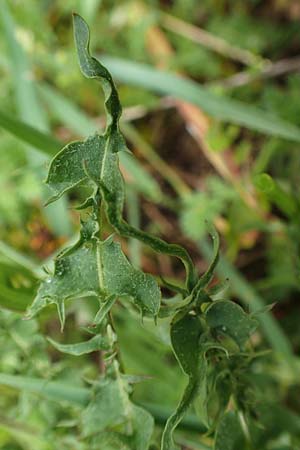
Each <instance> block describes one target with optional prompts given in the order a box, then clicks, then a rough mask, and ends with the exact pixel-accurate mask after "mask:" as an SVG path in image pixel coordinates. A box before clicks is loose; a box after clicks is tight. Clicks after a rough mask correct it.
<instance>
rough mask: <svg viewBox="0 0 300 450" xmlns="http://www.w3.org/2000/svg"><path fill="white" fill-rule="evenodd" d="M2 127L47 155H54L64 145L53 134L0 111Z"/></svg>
mask: <svg viewBox="0 0 300 450" xmlns="http://www.w3.org/2000/svg"><path fill="white" fill-rule="evenodd" d="M0 127H1V128H3V129H4V130H6V131H8V132H9V133H11V134H12V135H13V136H15V137H17V138H18V139H21V140H22V141H23V142H25V143H26V144H28V145H32V146H33V147H35V148H37V149H38V150H40V152H41V153H42V154H43V156H44V154H45V155H49V156H53V155H54V154H55V153H57V152H58V150H59V149H60V148H61V147H62V145H63V144H62V143H61V142H59V141H58V140H56V139H55V138H53V137H52V136H50V135H48V134H46V133H44V132H42V131H39V130H38V129H37V128H34V127H32V126H30V125H27V124H26V123H25V122H22V121H21V120H17V119H14V118H12V117H10V116H8V115H7V114H5V113H3V112H2V111H1V112H0Z"/></svg>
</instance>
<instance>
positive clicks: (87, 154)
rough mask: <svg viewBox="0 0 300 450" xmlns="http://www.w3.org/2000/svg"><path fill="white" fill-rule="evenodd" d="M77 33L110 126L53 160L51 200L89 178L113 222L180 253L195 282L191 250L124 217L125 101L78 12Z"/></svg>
mask: <svg viewBox="0 0 300 450" xmlns="http://www.w3.org/2000/svg"><path fill="white" fill-rule="evenodd" d="M74 34H75V42H76V46H77V52H78V56H79V62H80V67H81V70H82V72H83V74H84V75H85V76H86V77H88V78H96V79H98V80H99V81H100V82H101V85H102V87H103V90H104V97H105V108H106V113H107V126H106V131H105V133H104V135H101V136H100V135H98V134H96V135H94V136H92V137H90V138H88V139H87V140H86V141H84V142H75V143H71V144H69V145H67V146H66V147H65V148H64V149H63V150H62V151H61V152H60V153H58V155H57V156H56V157H55V158H54V159H53V160H52V162H51V165H50V168H49V174H48V178H47V184H48V185H49V186H50V188H51V189H52V190H53V191H54V196H53V197H52V198H51V199H50V201H54V200H56V199H58V198H59V197H60V196H61V195H62V194H63V193H64V192H66V191H67V190H69V189H71V188H72V187H74V186H76V185H77V184H79V183H82V182H84V181H86V182H87V183H89V182H90V181H93V183H94V184H95V185H96V186H97V187H98V189H99V190H100V192H101V196H102V198H103V199H104V201H105V204H106V214H107V218H108V220H109V222H110V223H111V225H112V226H113V227H114V228H115V229H116V230H117V232H118V233H119V234H120V235H122V236H124V237H134V238H136V239H139V240H141V241H142V242H144V243H145V244H147V245H149V246H150V247H152V248H153V249H154V250H156V251H157V252H161V253H166V254H169V255H172V256H176V257H178V258H180V259H181V260H182V262H183V263H184V265H185V268H186V272H187V285H188V286H189V288H191V287H192V286H193V285H194V282H195V274H194V266H193V262H192V260H191V258H190V256H189V254H188V253H187V251H186V250H185V249H184V248H183V247H181V246H179V245H175V244H168V243H166V242H165V241H163V240H161V239H159V238H156V237H154V236H151V235H149V234H147V233H145V232H143V231H141V230H139V229H137V228H134V227H133V226H131V225H129V224H128V223H127V222H125V220H124V219H123V217H122V213H123V207H124V183H123V179H122V176H121V174H120V172H119V165H118V156H117V152H119V151H121V150H126V145H125V142H124V139H123V136H122V134H121V133H120V131H119V118H120V115H121V105H120V102H119V97H118V94H117V91H116V88H115V86H114V83H113V80H112V78H111V75H110V74H109V72H108V71H107V70H106V69H105V67H103V66H102V64H101V63H100V62H98V61H97V60H96V59H95V58H93V57H91V56H90V53H89V29H88V26H87V24H86V23H85V21H84V20H83V19H82V18H81V17H80V16H78V15H76V14H75V15H74Z"/></svg>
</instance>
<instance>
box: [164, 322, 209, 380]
mask: <svg viewBox="0 0 300 450" xmlns="http://www.w3.org/2000/svg"><path fill="white" fill-rule="evenodd" d="M202 332H203V330H202V326H201V323H200V320H199V318H198V317H197V316H192V315H190V314H186V315H185V316H184V317H183V318H181V319H179V320H176V318H175V321H174V323H173V324H172V325H171V342H172V347H173V350H174V353H175V355H176V358H177V359H178V362H179V364H180V366H181V368H182V370H183V371H184V373H186V375H188V376H193V375H194V374H195V373H196V372H197V368H198V361H197V353H199V339H200V336H201V334H202ZM195 355H196V358H195Z"/></svg>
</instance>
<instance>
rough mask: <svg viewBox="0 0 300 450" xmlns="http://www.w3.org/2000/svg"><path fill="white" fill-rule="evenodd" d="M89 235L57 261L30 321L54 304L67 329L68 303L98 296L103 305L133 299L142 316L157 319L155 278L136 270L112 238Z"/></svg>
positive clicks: (40, 291) (157, 298) (32, 308)
mask: <svg viewBox="0 0 300 450" xmlns="http://www.w3.org/2000/svg"><path fill="white" fill-rule="evenodd" d="M86 226H87V225H86ZM85 232H86V229H85V228H84V229H83V231H82V234H81V238H80V240H79V241H78V243H77V244H75V246H74V247H72V248H70V249H69V250H67V251H66V252H64V253H63V254H62V255H61V256H59V257H58V258H57V259H56V262H55V271H54V275H53V276H52V277H49V278H47V279H46V280H45V281H44V282H43V283H42V284H41V286H40V288H39V291H38V294H37V297H36V298H35V300H34V302H33V304H32V306H31V307H30V309H29V311H28V315H29V317H32V316H33V315H35V314H36V313H37V312H38V311H39V310H41V309H42V308H44V307H45V306H46V305H47V304H50V303H54V304H56V306H57V308H58V312H59V314H60V320H61V324H62V327H63V325H64V320H65V317H64V303H65V301H66V300H68V299H75V298H79V297H87V296H96V297H98V298H99V299H102V302H103V301H105V299H107V298H108V297H110V296H111V295H113V296H115V297H118V296H121V297H123V296H128V297H131V298H132V299H133V301H134V302H135V303H136V305H137V306H138V307H139V308H140V310H141V312H142V314H145V315H151V316H156V315H157V313H158V310H159V306H160V290H159V288H158V285H157V283H156V281H155V279H154V277H152V276H151V275H148V274H145V273H143V272H141V271H140V270H137V269H135V268H133V267H132V266H131V264H130V263H129V261H128V260H127V259H126V257H125V256H124V254H123V253H122V250H121V247H120V244H118V243H115V242H113V241H112V239H111V238H109V239H107V240H106V241H103V242H102V241H99V240H98V239H97V238H95V237H94V238H91V237H90V236H87V237H85V235H84V233H85ZM85 239H86V240H85Z"/></svg>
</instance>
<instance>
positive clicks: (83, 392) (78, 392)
mask: <svg viewBox="0 0 300 450" xmlns="http://www.w3.org/2000/svg"><path fill="white" fill-rule="evenodd" d="M0 385H3V386H10V387H12V388H15V389H18V390H21V391H25V392H27V391H28V392H32V393H35V394H39V395H42V396H44V397H47V398H49V399H50V400H55V401H59V402H62V401H66V402H70V403H75V404H76V405H86V404H87V403H88V401H89V399H90V392H89V390H88V389H86V388H83V387H81V386H70V383H66V382H61V381H51V380H47V379H42V378H34V377H23V376H20V375H7V374H5V373H0Z"/></svg>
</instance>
